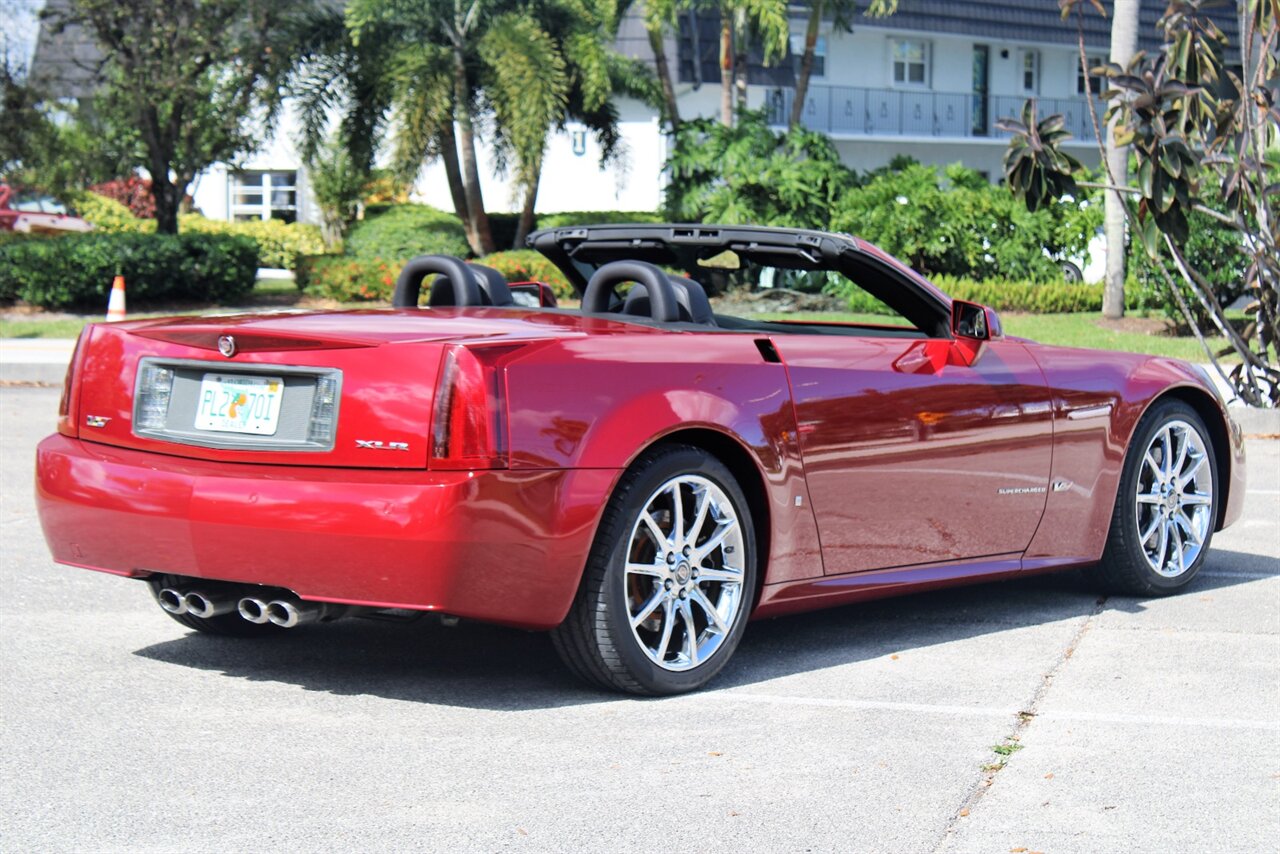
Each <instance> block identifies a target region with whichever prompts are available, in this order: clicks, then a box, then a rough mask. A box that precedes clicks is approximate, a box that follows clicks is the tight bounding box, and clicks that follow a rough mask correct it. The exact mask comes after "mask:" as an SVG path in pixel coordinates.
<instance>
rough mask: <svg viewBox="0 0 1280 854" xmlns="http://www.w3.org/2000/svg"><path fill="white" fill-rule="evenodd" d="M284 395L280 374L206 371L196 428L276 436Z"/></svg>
mask: <svg viewBox="0 0 1280 854" xmlns="http://www.w3.org/2000/svg"><path fill="white" fill-rule="evenodd" d="M283 394H284V380H283V379H281V378H280V377H255V376H243V375H241V376H235V375H231V374H205V375H204V378H203V379H201V380H200V405H199V406H198V407H197V408H196V425H195V426H196V429H197V430H217V431H220V432H223V433H253V434H255V435H258V436H274V435H275V432H276V425H277V422H279V420H280V398H281V397H282V396H283Z"/></svg>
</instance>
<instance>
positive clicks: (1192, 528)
mask: <svg viewBox="0 0 1280 854" xmlns="http://www.w3.org/2000/svg"><path fill="white" fill-rule="evenodd" d="M1173 518H1174V521H1176V522H1177V523H1178V527H1179V528H1181V529H1182V530H1183V531H1185V532H1186V533H1187V538H1188V539H1189V540H1190V541H1191V545H1193V546H1199V545H1201V544H1203V543H1204V537H1201V536H1200V532H1199V531H1197V530H1196V525H1195V523H1194V522H1192V521H1191V519H1189V518H1188V517H1187V514H1186V513H1183V512H1182V511H1181V510H1179V511H1178V512H1177V514H1176V515H1174V517H1173Z"/></svg>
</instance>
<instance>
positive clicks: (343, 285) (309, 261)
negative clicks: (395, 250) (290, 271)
mask: <svg viewBox="0 0 1280 854" xmlns="http://www.w3.org/2000/svg"><path fill="white" fill-rule="evenodd" d="M403 266H404V262H402V261H384V260H383V259H381V258H353V257H351V256H350V255H317V256H313V257H310V258H304V259H302V263H301V264H299V265H298V287H300V288H302V290H303V292H304V293H306V294H309V295H311V296H313V297H321V298H323V299H332V300H337V301H338V302H363V301H375V300H385V301H390V299H391V291H392V290H393V289H394V288H395V283H396V277H397V276H399V275H400V268H401V267H403Z"/></svg>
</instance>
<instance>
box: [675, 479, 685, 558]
mask: <svg viewBox="0 0 1280 854" xmlns="http://www.w3.org/2000/svg"><path fill="white" fill-rule="evenodd" d="M686 533H687V532H686V531H685V529H684V500H683V499H681V497H680V481H678V480H677V481H676V482H675V483H673V484H671V542H672V544H674V545H675V546H676V547H677V548H679V547H680V546H681V545H682V544H683V543H684V541H685V534H686Z"/></svg>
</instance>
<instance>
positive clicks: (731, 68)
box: [718, 0, 791, 127]
mask: <svg viewBox="0 0 1280 854" xmlns="http://www.w3.org/2000/svg"><path fill="white" fill-rule="evenodd" d="M718 7H719V10H720V123H721V124H723V125H724V126H725V127H732V126H733V104H734V90H735V89H737V91H738V93H739V97H738V100H739V103H740V106H744V107H745V105H746V92H747V52H748V51H747V49H748V46H749V39H750V36H751V35H752V34H755V35H757V36H759V37H760V39H761V40H762V41H763V44H764V58H765V62H770V61H772V60H773V59H776V58H778V57H781V56H785V55H786V53H787V44H788V42H789V41H790V33H791V27H790V24H789V22H788V20H787V3H786V0H719V2H718Z"/></svg>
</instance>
